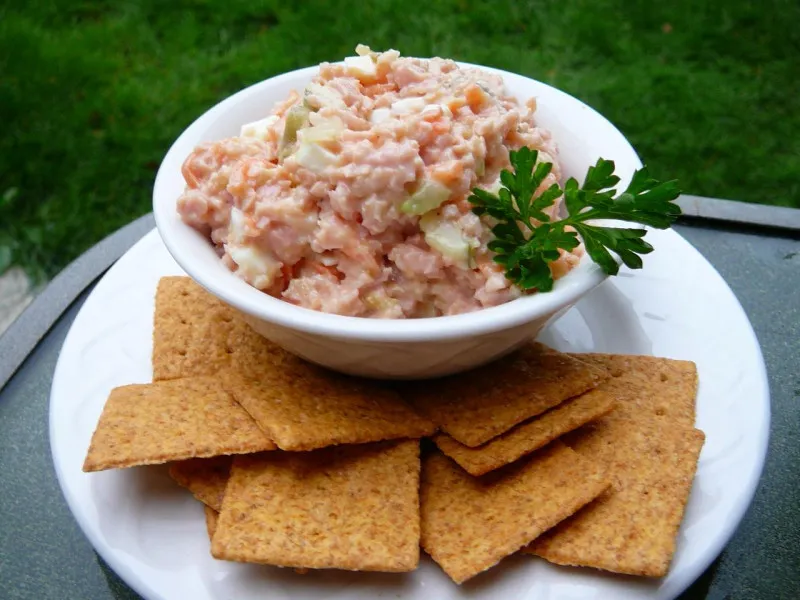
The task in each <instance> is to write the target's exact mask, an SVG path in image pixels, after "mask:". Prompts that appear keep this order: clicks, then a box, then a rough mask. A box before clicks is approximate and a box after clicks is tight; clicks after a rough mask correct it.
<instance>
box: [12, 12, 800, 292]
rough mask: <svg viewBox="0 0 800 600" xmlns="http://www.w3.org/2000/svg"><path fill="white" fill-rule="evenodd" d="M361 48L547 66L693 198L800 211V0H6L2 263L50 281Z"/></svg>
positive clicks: (543, 73) (535, 71) (534, 72)
mask: <svg viewBox="0 0 800 600" xmlns="http://www.w3.org/2000/svg"><path fill="white" fill-rule="evenodd" d="M293 5H296V6H297V7H296V8H295V7H293ZM358 42H364V43H367V44H369V45H371V46H372V47H373V48H375V49H386V48H389V47H393V48H397V49H399V50H400V51H401V52H403V53H404V54H407V55H417V56H431V55H439V56H447V57H452V58H455V59H459V60H464V61H469V62H475V63H482V64H486V65H492V66H497V67H501V68H504V69H508V70H511V71H516V72H519V73H522V74H525V75H529V76H531V77H534V78H537V79H540V80H542V81H545V82H547V83H550V84H552V85H555V86H557V87H559V88H561V89H563V90H565V91H567V92H569V93H571V94H573V95H575V96H577V97H578V98H580V99H582V100H584V101H586V102H588V103H589V104H590V105H592V106H594V107H595V108H596V109H598V110H599V111H600V112H602V113H603V114H605V115H606V116H607V117H608V118H609V119H610V120H611V121H612V122H614V123H615V124H616V125H617V126H618V127H620V129H621V130H622V131H623V132H624V133H625V134H626V135H627V136H628V137H629V139H630V140H631V141H632V143H633V144H634V146H635V147H636V148H637V150H638V151H639V153H640V155H641V156H642V157H643V159H644V160H645V161H646V162H647V163H648V164H649V165H650V167H651V170H652V171H653V172H654V174H655V175H656V176H657V177H660V178H672V177H676V178H678V179H679V180H680V183H681V186H682V188H683V189H684V191H686V192H688V193H693V194H699V195H707V196H716V197H723V198H731V199H738V200H745V201H749V202H760V203H765V204H780V205H785V206H798V207H800V184H799V183H798V174H800V101H799V100H798V98H800V66H798V65H800V58H799V57H800V2H797V0H772V1H769V2H761V3H759V2H749V1H744V0H705V1H704V0H696V1H690V0H683V1H675V2H649V1H627V2H626V1H623V0H590V1H583V0H580V1H569V0H540V1H537V2H522V1H514V0H497V1H484V2H480V1H473V0H441V1H433V0H400V1H393V0H380V1H375V2H364V3H363V5H362V4H361V3H356V2H353V1H352V0H349V1H344V0H332V1H325V0H314V1H308V2H294V3H293V2H286V0H282V1H280V2H278V1H259V0H228V1H226V2H220V1H219V0H214V1H210V0H172V1H169V0H163V1H160V0H128V1H125V0H120V1H94V2H89V1H71V2H70V1H66V0H50V1H43V0H28V1H21V0H6V2H4V3H3V6H2V7H0V116H2V121H3V123H2V138H0V272H2V271H3V270H4V268H5V267H6V266H7V265H8V264H12V263H13V264H21V265H23V266H25V267H26V268H27V269H28V270H29V272H31V273H33V274H37V275H40V276H44V277H48V276H51V275H53V274H54V273H56V272H57V271H58V270H59V269H61V268H62V267H63V266H65V265H66V264H67V263H68V262H69V261H70V260H72V259H73V258H75V257H76V256H77V255H79V254H80V253H81V252H82V251H84V250H85V249H87V248H88V247H90V246H91V245H93V244H94V243H95V242H97V241H98V240H99V239H100V238H102V237H103V236H104V235H106V234H108V233H110V232H112V231H114V230H115V229H117V228H118V227H120V226H121V225H123V224H125V223H127V222H128V221H130V220H132V219H133V218H135V217H137V216H139V215H141V214H144V213H146V212H148V211H149V210H150V202H151V197H150V192H151V186H152V183H153V179H154V176H155V173H156V170H157V168H158V165H159V162H160V160H161V158H162V157H163V156H164V153H165V152H166V151H167V149H168V148H169V145H170V143H171V142H172V140H174V139H175V137H176V136H177V135H178V134H179V133H180V132H181V130H183V128H185V127H186V126H187V125H188V124H189V123H191V122H192V120H194V119H195V118H196V117H197V116H198V115H200V114H201V113H202V112H203V111H205V110H206V109H207V108H208V107H210V106H211V105H213V104H214V103H216V102H217V101H219V100H220V99H222V98H224V97H225V96H227V95H229V94H230V93H232V92H234V91H236V90H238V89H240V88H242V87H244V86H246V85H248V84H251V83H253V82H256V81H259V80H261V79H264V78H267V77H270V76H272V75H275V74H278V73H281V72H284V71H288V70H291V69H294V68H297V67H301V66H308V65H313V64H316V63H318V62H320V61H323V60H334V59H339V58H341V57H343V56H346V55H348V54H352V52H353V48H354V47H355V45H356V43H358Z"/></svg>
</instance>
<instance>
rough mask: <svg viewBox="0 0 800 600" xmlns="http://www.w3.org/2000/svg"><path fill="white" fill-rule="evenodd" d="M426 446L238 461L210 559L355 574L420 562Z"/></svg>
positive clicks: (387, 445)
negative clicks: (423, 453)
mask: <svg viewBox="0 0 800 600" xmlns="http://www.w3.org/2000/svg"><path fill="white" fill-rule="evenodd" d="M419 470H420V462H419V442H418V441H416V440H403V441H396V442H380V443H376V444H362V445H358V446H334V447H331V448H324V449H322V450H315V451H313V452H266V453H262V454H257V455H250V456H240V457H236V459H235V460H234V463H233V468H232V470H231V479H230V482H229V483H228V488H227V490H226V492H225V499H224V501H223V503H222V512H221V513H220V517H219V522H218V523H217V530H216V533H215V534H214V539H213V541H212V545H211V553H212V555H213V556H214V557H216V558H219V559H222V560H233V561H240V562H253V563H263V564H269V565H277V566H284V567H299V568H312V569H327V568H330V569H345V570H352V571H388V572H405V571H412V570H414V569H415V568H416V567H417V564H418V562H419Z"/></svg>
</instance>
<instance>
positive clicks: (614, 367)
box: [571, 354, 697, 427]
mask: <svg viewBox="0 0 800 600" xmlns="http://www.w3.org/2000/svg"><path fill="white" fill-rule="evenodd" d="M571 356H573V357H574V358H577V359H579V360H582V361H585V362H587V363H589V364H592V365H594V366H596V367H598V368H605V369H607V370H608V371H609V372H610V373H611V375H612V377H611V379H609V380H608V381H607V382H606V383H605V384H604V385H603V388H602V389H603V390H604V391H606V392H607V393H609V394H611V395H613V396H614V397H615V398H616V400H617V404H618V407H617V409H616V410H615V411H614V417H615V418H628V419H635V420H638V419H641V418H647V419H649V418H653V417H656V418H658V419H662V420H664V421H667V422H670V423H674V424H676V425H683V426H686V427H693V426H694V422H695V399H696V397H697V366H696V365H695V364H694V363H693V362H690V361H686V360H673V359H669V358H658V357H655V356H633V355H614V354H572V355H571Z"/></svg>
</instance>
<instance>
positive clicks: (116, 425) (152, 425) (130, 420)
mask: <svg viewBox="0 0 800 600" xmlns="http://www.w3.org/2000/svg"><path fill="white" fill-rule="evenodd" d="M274 448H275V444H274V443H273V442H272V440H270V439H269V438H268V437H267V436H266V435H265V434H264V432H263V431H261V429H260V428H259V427H258V425H256V423H255V421H253V419H252V418H251V417H250V415H248V414H247V412H246V411H245V410H244V409H243V408H242V407H241V406H239V404H237V403H236V401H235V400H234V399H233V398H232V397H231V396H230V394H228V393H227V392H226V391H225V390H224V389H222V388H221V387H220V385H219V382H218V381H217V380H216V378H213V377H200V378H196V379H176V380H173V381H162V382H158V383H150V384H134V385H126V386H122V387H118V388H115V389H113V390H112V391H111V394H110V396H109V397H108V400H107V401H106V405H105V407H104V408H103V413H102V414H101V415H100V420H99V422H98V424H97V428H96V429H95V432H94V434H93V435H92V441H91V444H90V445H89V452H88V453H87V456H86V460H85V462H84V464H83V470H84V471H102V470H104V469H114V468H121V467H133V466H137V465H149V464H158V463H165V462H170V461H175V460H184V459H188V458H202V457H210V456H218V455H220V454H240V453H248V452H259V451H261V450H272V449H274Z"/></svg>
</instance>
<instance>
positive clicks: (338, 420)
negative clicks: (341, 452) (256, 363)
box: [223, 359, 436, 450]
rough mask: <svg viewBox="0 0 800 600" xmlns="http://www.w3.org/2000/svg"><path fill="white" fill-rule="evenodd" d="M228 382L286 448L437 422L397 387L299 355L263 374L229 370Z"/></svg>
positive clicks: (417, 429)
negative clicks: (337, 370)
mask: <svg viewBox="0 0 800 600" xmlns="http://www.w3.org/2000/svg"><path fill="white" fill-rule="evenodd" d="M223 381H224V385H225V386H226V387H227V389H228V390H229V391H230V392H231V394H233V396H234V398H235V399H236V400H237V401H238V402H239V403H240V404H241V405H242V406H243V407H244V409H245V410H246V411H247V412H248V413H250V415H251V416H252V417H253V418H254V419H255V420H256V422H257V423H258V424H259V425H260V426H261V428H262V429H263V430H264V431H265V432H267V434H268V435H269V436H270V438H272V439H273V440H275V443H276V444H277V445H278V447H279V448H281V449H283V450H313V449H316V448H323V447H325V446H332V445H335V444H363V443H367V442H377V441H381V440H388V439H396V438H420V437H423V436H427V435H431V434H432V433H433V432H434V431H435V430H436V427H435V426H434V425H433V423H431V422H430V421H428V420H427V419H424V418H422V417H420V416H419V415H417V414H416V413H415V412H414V411H413V410H411V408H410V407H409V406H408V404H406V403H405V402H404V401H403V399H402V398H401V397H400V396H399V395H398V394H397V393H396V392H395V391H392V390H389V389H387V388H385V387H381V386H380V385H378V384H376V383H374V382H370V381H367V380H363V379H356V378H354V377H348V376H346V375H339V374H337V373H333V372H331V371H327V370H324V369H322V368H319V367H315V366H313V365H310V364H309V363H306V362H303V361H301V360H299V359H297V360H293V361H286V362H285V363H284V364H283V366H282V368H280V369H269V370H267V369H265V370H264V371H263V372H262V374H261V376H260V378H259V380H258V381H256V380H254V379H245V378H242V377H238V376H232V375H228V376H226V377H224V378H223Z"/></svg>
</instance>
